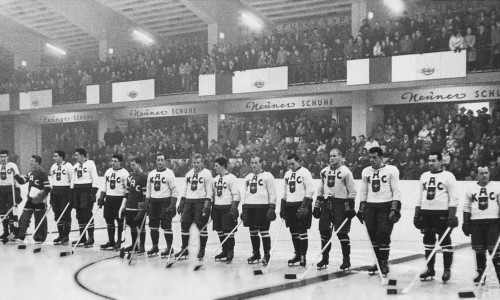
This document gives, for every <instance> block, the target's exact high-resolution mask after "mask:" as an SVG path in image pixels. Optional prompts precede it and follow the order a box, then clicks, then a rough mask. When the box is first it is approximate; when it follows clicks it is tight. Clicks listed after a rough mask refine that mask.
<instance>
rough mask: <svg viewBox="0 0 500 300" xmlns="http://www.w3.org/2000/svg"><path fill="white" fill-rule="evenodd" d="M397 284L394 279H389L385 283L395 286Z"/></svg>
mask: <svg viewBox="0 0 500 300" xmlns="http://www.w3.org/2000/svg"><path fill="white" fill-rule="evenodd" d="M397 284H398V281H397V280H396V279H389V282H387V285H392V286H396V285H397Z"/></svg>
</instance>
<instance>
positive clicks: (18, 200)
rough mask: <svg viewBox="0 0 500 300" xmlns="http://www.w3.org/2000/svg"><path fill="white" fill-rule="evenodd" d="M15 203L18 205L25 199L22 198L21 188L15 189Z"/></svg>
mask: <svg viewBox="0 0 500 300" xmlns="http://www.w3.org/2000/svg"><path fill="white" fill-rule="evenodd" d="M14 201H15V202H16V204H19V203H21V202H23V198H22V197H21V189H20V188H15V189H14Z"/></svg>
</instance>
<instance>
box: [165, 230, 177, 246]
mask: <svg viewBox="0 0 500 300" xmlns="http://www.w3.org/2000/svg"><path fill="white" fill-rule="evenodd" d="M163 236H165V242H167V247H171V246H172V242H173V240H174V233H173V232H172V229H167V230H165V231H164V232H163Z"/></svg>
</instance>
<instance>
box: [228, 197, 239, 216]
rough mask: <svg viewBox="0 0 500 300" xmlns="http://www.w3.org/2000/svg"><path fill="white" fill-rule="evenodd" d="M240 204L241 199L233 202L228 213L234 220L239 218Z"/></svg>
mask: <svg viewBox="0 0 500 300" xmlns="http://www.w3.org/2000/svg"><path fill="white" fill-rule="evenodd" d="M238 205H240V202H239V201H233V202H231V208H230V209H229V212H228V213H227V215H228V217H230V218H231V219H232V220H238V215H239V214H240V212H239V211H238Z"/></svg>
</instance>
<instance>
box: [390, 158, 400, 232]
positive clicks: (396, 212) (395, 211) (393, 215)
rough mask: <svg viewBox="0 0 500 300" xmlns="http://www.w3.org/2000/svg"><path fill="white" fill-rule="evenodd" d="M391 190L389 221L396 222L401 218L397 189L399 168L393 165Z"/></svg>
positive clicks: (398, 191)
mask: <svg viewBox="0 0 500 300" xmlns="http://www.w3.org/2000/svg"><path fill="white" fill-rule="evenodd" d="M391 190H392V202H391V212H390V213H389V221H390V222H391V223H397V222H398V221H399V219H401V191H400V190H399V170H398V168H396V167H394V172H393V173H392V174H391Z"/></svg>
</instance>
